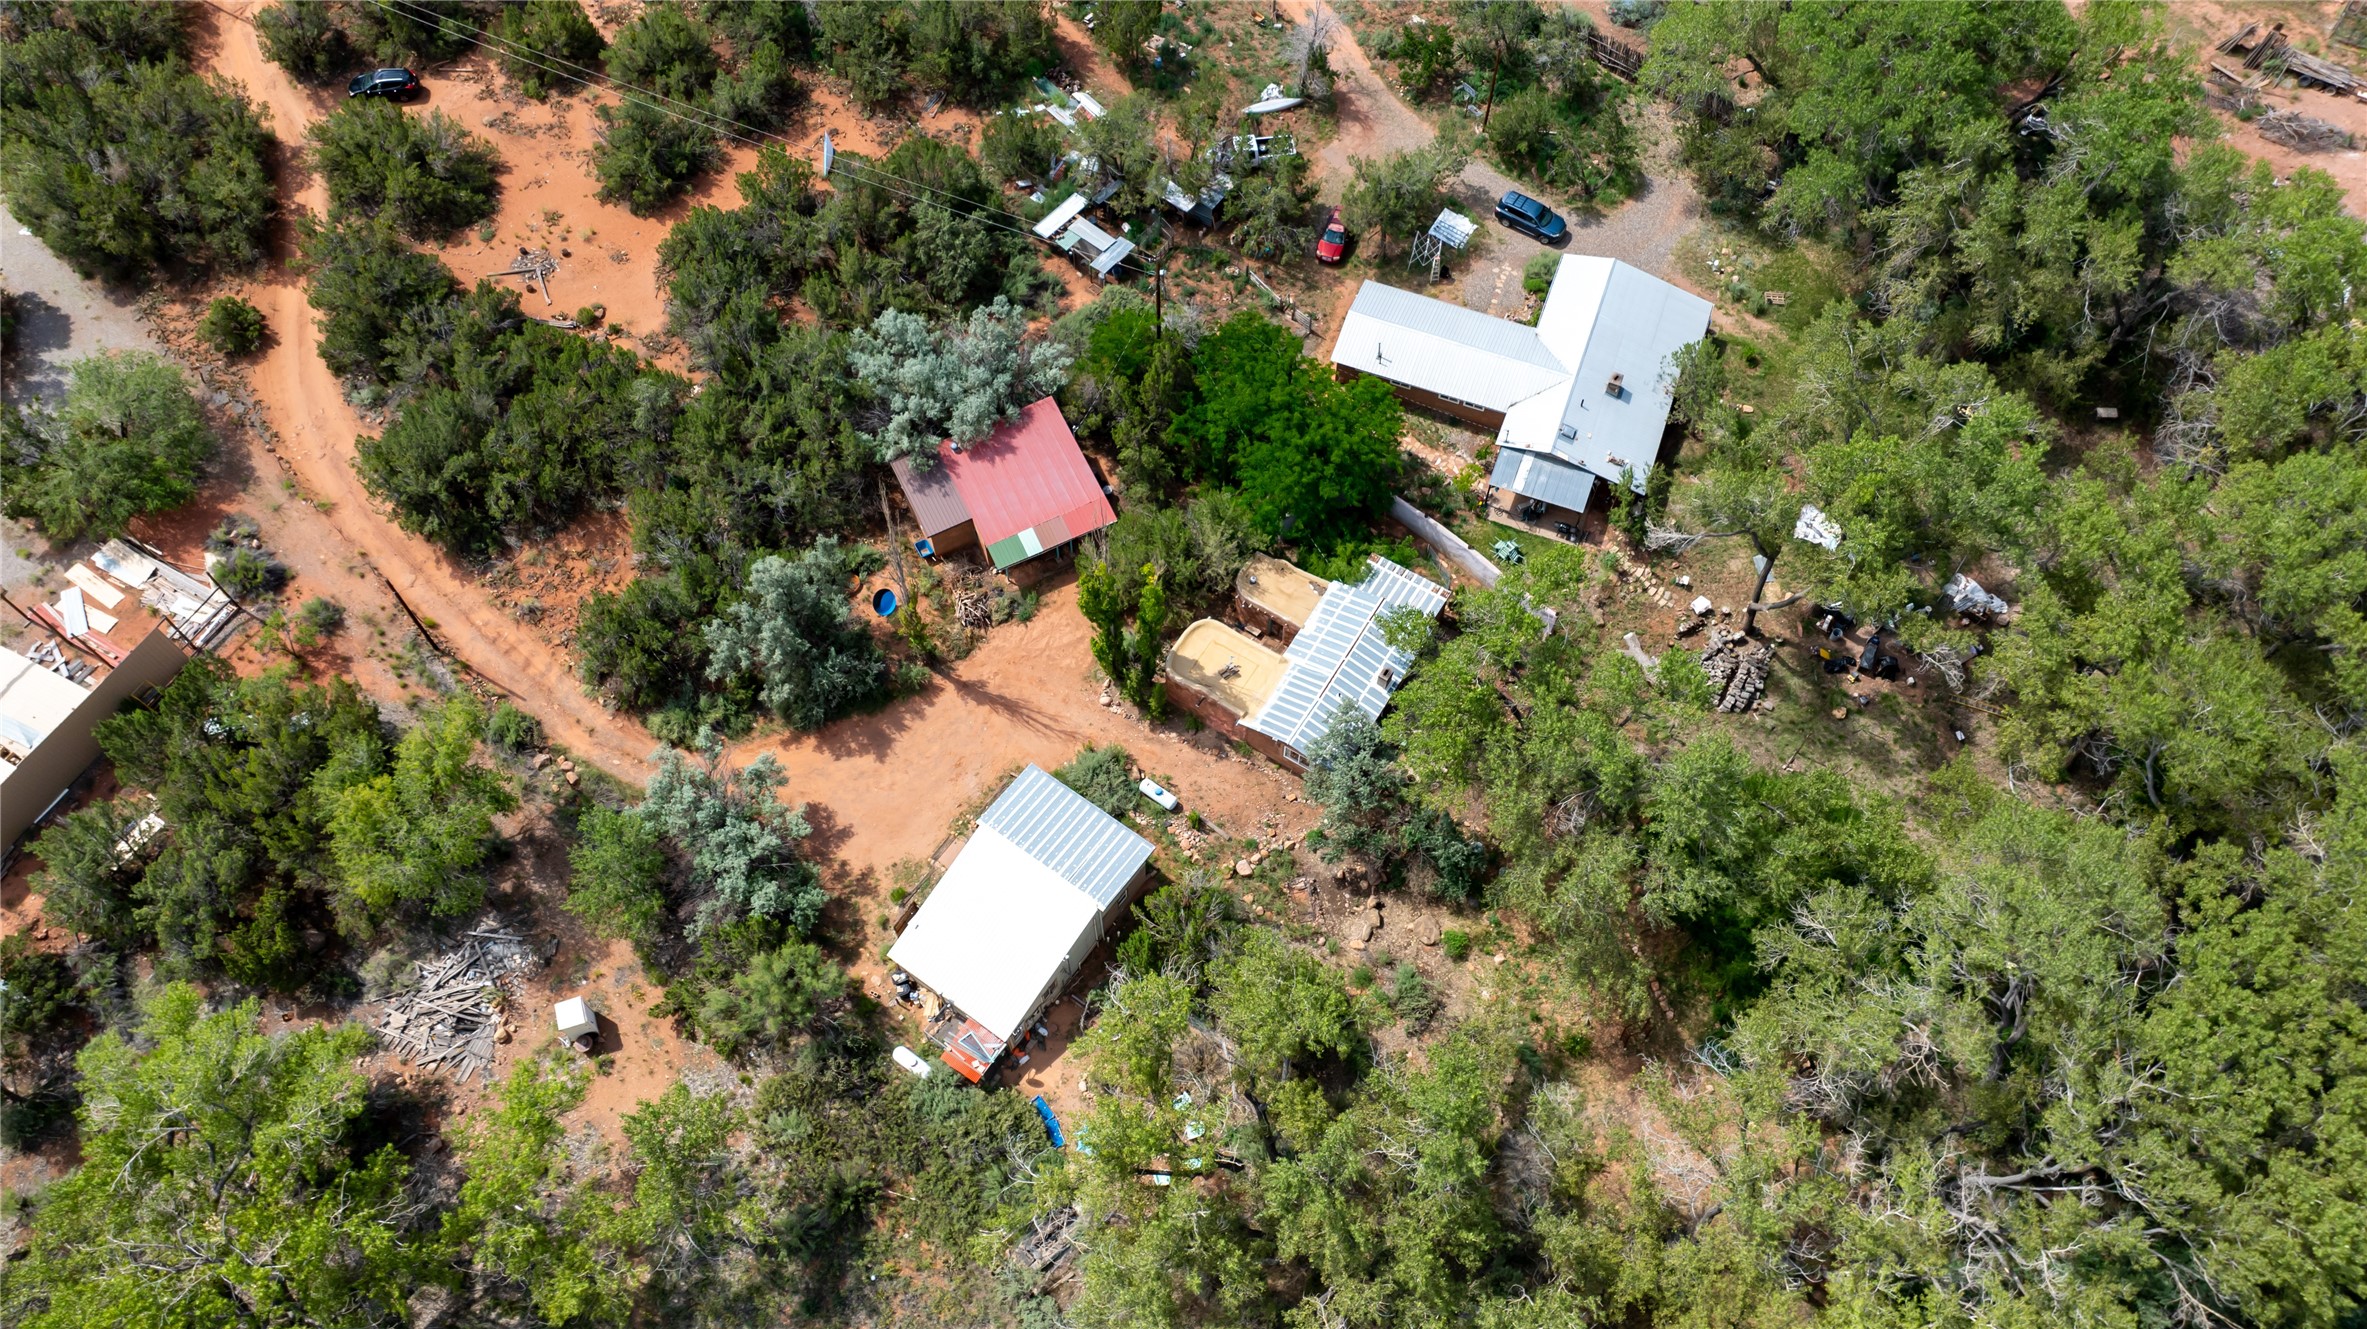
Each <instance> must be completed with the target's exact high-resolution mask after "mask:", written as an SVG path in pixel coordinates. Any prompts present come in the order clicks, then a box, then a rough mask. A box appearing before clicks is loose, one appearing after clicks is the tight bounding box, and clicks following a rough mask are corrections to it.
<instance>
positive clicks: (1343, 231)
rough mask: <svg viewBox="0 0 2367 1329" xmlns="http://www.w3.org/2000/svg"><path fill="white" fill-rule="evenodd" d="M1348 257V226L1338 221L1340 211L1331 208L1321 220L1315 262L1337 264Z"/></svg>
mask: <svg viewBox="0 0 2367 1329" xmlns="http://www.w3.org/2000/svg"><path fill="white" fill-rule="evenodd" d="M1346 257H1348V224H1347V223H1346V222H1344V221H1341V220H1340V210H1339V209H1338V208H1333V209H1332V210H1331V215H1330V216H1329V217H1326V218H1324V219H1323V236H1322V238H1321V239H1319V240H1317V241H1316V242H1315V261H1316V262H1318V263H1337V262H1339V261H1340V260H1342V259H1344V258H1346Z"/></svg>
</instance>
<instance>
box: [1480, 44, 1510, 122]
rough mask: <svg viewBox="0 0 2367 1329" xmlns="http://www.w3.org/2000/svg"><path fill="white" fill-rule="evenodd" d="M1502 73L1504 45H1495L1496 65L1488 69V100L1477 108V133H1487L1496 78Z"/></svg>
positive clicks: (1491, 113) (1492, 110) (1492, 112)
mask: <svg viewBox="0 0 2367 1329" xmlns="http://www.w3.org/2000/svg"><path fill="white" fill-rule="evenodd" d="M1503 72H1504V43H1503V42H1501V41H1499V42H1497V43H1496V63H1495V64H1494V65H1492V66H1490V67H1489V68H1488V100H1487V104H1486V105H1484V106H1482V107H1480V108H1479V132H1480V133H1482V134H1484V133H1486V132H1488V117H1489V116H1491V115H1494V114H1495V113H1496V76H1497V75H1498V74H1501V73H1503Z"/></svg>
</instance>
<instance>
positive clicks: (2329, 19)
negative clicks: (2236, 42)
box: [2166, 0, 2367, 216]
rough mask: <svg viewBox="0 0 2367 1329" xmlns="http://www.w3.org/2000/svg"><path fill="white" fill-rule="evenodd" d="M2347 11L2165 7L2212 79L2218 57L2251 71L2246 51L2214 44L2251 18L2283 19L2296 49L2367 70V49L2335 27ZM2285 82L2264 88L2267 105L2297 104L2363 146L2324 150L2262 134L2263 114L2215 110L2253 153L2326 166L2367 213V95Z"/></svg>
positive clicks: (2216, 3)
mask: <svg viewBox="0 0 2367 1329" xmlns="http://www.w3.org/2000/svg"><path fill="white" fill-rule="evenodd" d="M2341 10H2342V5H2341V4H2340V3H2339V2H2338V0H2322V2H2319V3H2251V4H2231V3H2225V2H2224V0H2189V2H2188V3H2183V4H2176V5H2171V6H2169V7H2168V9H2167V11H2166V13H2167V17H2168V19H2169V24H2170V29H2171V32H2172V34H2173V35H2174V36H2176V37H2177V38H2179V39H2180V40H2183V41H2186V42H2189V43H2191V44H2192V45H2193V46H2194V47H2195V65H2194V69H2195V73H2196V75H2197V76H2198V77H2205V78H2207V77H2208V75H2209V72H2210V67H2211V65H2212V64H2214V63H2216V64H2219V65H2221V66H2223V67H2225V68H2227V69H2229V70H2232V71H2234V72H2236V73H2238V74H2244V73H2247V72H2248V71H2246V70H2245V69H2244V68H2243V63H2244V57H2243V56H2241V55H2228V54H2221V53H2220V52H2219V51H2217V50H2215V49H2214V47H2215V46H2216V45H2217V44H2218V43H2219V42H2220V41H2222V40H2224V39H2225V38H2228V37H2231V36H2233V35H2235V34H2236V33H2237V32H2239V31H2241V30H2242V29H2243V27H2244V25H2246V24H2248V23H2257V24H2259V25H2260V27H2261V28H2262V30H2264V31H2265V30H2266V29H2268V28H2269V27H2270V26H2271V25H2276V24H2282V25H2283V26H2284V30H2285V35H2286V37H2287V38H2288V39H2289V40H2291V41H2292V43H2293V45H2294V46H2295V47H2296V48H2297V49H2299V50H2301V51H2304V52H2307V53H2309V54H2312V55H2316V56H2318V57H2319V58H2321V59H2325V60H2330V61H2332V62H2334V63H2335V64H2338V65H2342V66H2345V67H2347V68H2349V69H2350V70H2351V71H2352V72H2354V73H2359V72H2367V50H2361V49H2359V48H2358V47H2355V46H2345V45H2343V44H2341V43H2340V42H2336V41H2334V40H2332V38H2331V36H2330V34H2331V33H2332V32H2333V30H2334V20H2335V16H2336V15H2337V14H2339V13H2340V12H2341ZM2279 83H2280V84H2282V85H2283V86H2278V87H2272V88H2268V89H2265V90H2263V91H2262V93H2261V98H2262V101H2263V103H2264V104H2265V105H2266V106H2267V107H2268V109H2270V110H2290V111H2298V112H2300V113H2301V114H2303V115H2306V116H2309V117H2311V118H2313V119H2317V120H2323V121H2326V122H2327V123H2329V124H2331V125H2333V126H2335V127H2336V128H2337V129H2340V130H2343V131H2345V132H2347V133H2349V134H2351V135H2352V136H2353V137H2354V139H2355V140H2356V141H2357V143H2358V146H2357V147H2352V148H2338V149H2334V150H2331V151H2325V152H2308V151H2302V150H2299V149H2295V148H2289V147H2286V146H2284V145H2283V144H2280V143H2274V142H2271V141H2270V140H2268V139H2266V138H2263V137H2262V136H2261V133H2260V129H2259V126H2258V122H2257V121H2245V120H2242V119H2239V118H2238V117H2237V116H2236V115H2234V114H2233V113H2231V112H2229V111H2226V110H2220V111H2218V112H2216V114H2217V115H2218V117H2219V122H2220V124H2221V126H2222V127H2223V128H2224V129H2225V130H2226V133H2227V141H2228V142H2230V143H2232V144H2234V145H2235V146H2236V147H2238V148H2240V149H2242V150H2243V151H2244V152H2245V153H2246V154H2248V155H2250V156H2253V157H2257V158H2259V159H2260V160H2262V161H2264V162H2267V163H2268V164H2269V165H2270V166H2272V167H2274V168H2275V169H2276V171H2277V173H2278V174H2280V175H2284V174H2288V173H2290V172H2292V171H2294V170H2296V169H2298V168H2300V167H2304V166H2307V167H2310V168H2312V169H2314V170H2320V171H2324V172H2326V173H2327V174H2328V175H2331V176H2333V177H2334V179H2335V182H2336V183H2337V184H2340V185H2341V186H2342V192H2343V196H2344V197H2345V198H2346V199H2347V200H2348V201H2349V205H2350V210H2351V211H2352V212H2353V213H2355V214H2358V215H2362V216H2367V102H2361V101H2360V100H2359V99H2358V98H2356V97H2349V96H2339V95H2337V94H2335V93H2331V92H2325V91H2322V90H2319V89H2316V88H2300V87H2294V86H2291V80H2289V79H2284V80H2279Z"/></svg>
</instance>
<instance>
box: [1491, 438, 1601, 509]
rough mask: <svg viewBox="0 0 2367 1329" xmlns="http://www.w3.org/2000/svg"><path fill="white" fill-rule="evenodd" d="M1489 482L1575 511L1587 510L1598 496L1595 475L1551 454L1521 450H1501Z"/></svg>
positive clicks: (1497, 455) (1499, 487) (1497, 454)
mask: <svg viewBox="0 0 2367 1329" xmlns="http://www.w3.org/2000/svg"><path fill="white" fill-rule="evenodd" d="M1488 483H1489V484H1492V485H1494V486H1495V487H1497V488H1498V489H1509V490H1511V491H1512V492H1513V493H1516V494H1524V495H1526V496H1528V497H1530V498H1541V499H1543V500H1545V501H1546V502H1548V503H1551V504H1553V505H1554V506H1556V507H1563V508H1568V509H1569V510H1570V511H1572V512H1584V511H1586V500H1587V499H1588V498H1589V497H1591V496H1592V495H1593V494H1594V472H1592V471H1589V470H1586V469H1584V468H1583V467H1578V466H1572V465H1571V464H1570V463H1568V462H1566V461H1563V460H1562V459H1560V458H1559V457H1555V456H1552V455H1550V454H1548V453H1543V452H1523V451H1521V450H1520V449H1519V448H1503V449H1500V450H1498V451H1497V453H1496V469H1495V471H1494V472H1493V473H1492V474H1490V475H1489V476H1488Z"/></svg>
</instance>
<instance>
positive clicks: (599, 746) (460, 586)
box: [192, 0, 656, 782]
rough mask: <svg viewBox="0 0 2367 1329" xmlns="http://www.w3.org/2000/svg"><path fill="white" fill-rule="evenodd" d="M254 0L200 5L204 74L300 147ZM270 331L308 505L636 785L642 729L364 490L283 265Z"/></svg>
mask: <svg viewBox="0 0 2367 1329" xmlns="http://www.w3.org/2000/svg"><path fill="white" fill-rule="evenodd" d="M256 7H257V6H256V5H255V4H254V3H253V0H248V2H247V3H244V4H232V5H229V6H226V7H225V8H224V9H215V8H213V7H211V6H201V7H197V8H196V9H195V11H194V14H193V17H192V22H193V23H194V24H195V25H196V27H197V31H196V34H195V36H196V47H197V51H198V53H199V63H200V67H201V68H204V69H206V70H208V71H210V72H213V73H218V74H222V75H224V76H225V77H228V78H230V79H233V80H236V81H237V82H239V83H241V84H243V85H244V86H245V87H246V89H247V91H248V93H249V94H250V95H251V96H253V97H254V98H255V99H256V100H257V101H258V102H260V103H261V104H262V105H263V106H264V108H265V109H266V110H267V111H268V112H269V114H270V123H271V128H272V132H273V133H275V134H277V135H278V136H279V139H280V142H281V143H282V144H283V145H292V144H295V143H299V142H301V141H302V138H303V133H304V128H305V126H306V125H308V124H309V123H310V122H311V121H312V120H313V119H314V118H315V117H316V116H318V115H320V114H322V113H323V112H324V110H325V107H326V106H327V104H328V103H327V102H326V100H325V99H324V98H323V97H322V96H321V95H319V94H314V93H309V92H306V91H305V90H303V89H301V88H299V87H297V86H296V85H295V83H294V82H293V81H291V80H290V79H289V78H288V77H287V75H286V74H285V73H283V72H282V71H281V70H280V68H279V67H278V66H277V65H274V64H272V63H270V62H269V61H267V60H265V59H264V58H263V53H262V50H261V48H260V47H259V45H258V44H257V41H256V36H255V29H254V26H253V24H252V23H251V22H249V21H247V15H248V14H249V13H251V11H252V10H253V9H254V8H256ZM283 179H284V180H288V181H290V182H294V183H298V184H299V186H300V187H298V188H295V189H293V190H288V189H284V188H283V198H282V202H283V203H284V204H286V205H288V206H290V207H299V208H303V209H306V210H308V211H312V212H315V213H319V212H323V211H325V210H326V207H327V202H328V200H327V195H326V191H325V189H324V188H323V187H322V185H321V183H320V182H319V181H318V180H317V179H314V178H312V177H310V176H309V175H303V176H298V175H296V174H295V173H294V172H292V171H290V172H287V173H285V174H284V175H283ZM248 298H249V299H251V300H253V301H254V302H255V304H256V305H257V306H258V307H259V308H261V309H262V310H263V314H264V317H265V319H266V320H268V321H269V323H270V325H271V328H272V330H273V332H274V333H275V334H276V336H275V338H274V340H273V342H272V344H271V345H270V347H269V348H267V349H266V350H265V351H264V352H263V353H262V355H261V356H260V357H259V358H258V360H257V361H256V363H255V364H254V366H253V370H252V381H253V383H254V387H255V391H256V393H257V394H258V396H259V397H260V399H261V402H262V407H263V411H264V414H265V417H266V418H267V419H268V420H269V422H270V423H271V425H272V426H273V427H274V428H276V429H277V430H278V431H279V435H280V437H281V439H282V440H283V441H282V445H281V449H280V455H281V456H283V457H286V458H287V459H289V461H290V462H291V463H293V466H294V477H295V479H296V481H297V483H298V484H299V485H300V486H302V488H303V489H304V491H305V492H306V493H307V495H309V496H310V497H312V498H313V499H314V501H315V505H316V506H318V505H320V504H324V503H325V504H326V505H327V510H328V511H329V512H331V513H333V514H334V517H335V523H336V526H337V528H338V530H339V531H340V532H342V533H343V535H344V536H345V537H346V538H347V539H348V540H349V541H351V543H352V545H353V547H354V550H355V552H356V553H357V554H358V555H359V556H360V557H361V559H363V560H364V561H366V562H367V563H368V565H369V566H370V567H371V568H372V569H374V570H376V571H377V572H379V573H382V574H384V575H385V576H386V578H387V579H388V580H389V581H391V582H392V583H393V584H394V587H395V589H396V590H397V591H398V592H399V593H400V594H401V595H402V597H403V599H404V600H405V601H406V602H407V603H408V604H409V605H410V607H411V609H412V611H413V612H414V613H417V614H418V615H419V616H420V617H421V618H422V619H423V620H426V621H427V622H428V623H429V624H430V625H431V631H432V632H433V633H434V634H435V636H436V637H437V639H438V640H440V641H441V642H442V643H443V644H444V646H445V648H446V649H447V650H448V651H449V652H450V653H451V654H452V655H454V656H457V657H458V658H459V659H460V660H461V661H464V662H465V663H466V664H467V665H468V667H469V668H470V669H472V670H474V671H475V672H476V673H478V674H479V675H480V676H482V677H483V678H484V679H485V680H486V681H487V682H489V683H491V684H492V685H493V686H495V687H497V688H499V689H501V690H502V691H504V692H508V693H511V694H514V695H516V696H517V697H519V698H520V699H521V700H522V701H523V702H524V703H525V705H526V708H527V709H529V710H531V711H533V712H534V713H535V714H536V715H537V716H538V717H540V718H541V720H542V722H543V724H544V726H545V727H546V728H547V729H548V730H549V732H550V733H551V736H552V737H553V738H554V739H555V740H556V741H558V742H560V743H564V744H566V745H567V746H568V747H570V748H572V749H574V750H576V751H577V752H579V753H581V754H582V755H583V756H585V757H586V758H588V759H590V760H592V761H595V762H597V763H599V764H600V766H601V767H602V768H603V769H605V770H607V771H609V772H610V773H612V774H615V775H617V776H620V777H623V778H626V779H631V780H634V781H636V782H638V781H639V780H640V779H641V778H642V776H643V774H644V773H645V772H646V770H647V762H646V758H647V757H648V755H649V752H650V749H651V748H653V747H654V746H656V743H655V740H653V739H652V738H650V736H649V734H648V731H646V730H644V729H642V728H641V726H640V725H639V724H637V723H635V722H634V721H632V720H631V719H629V718H626V717H623V716H617V715H611V714H609V713H607V712H605V711H604V710H602V709H601V707H600V706H599V704H598V703H596V702H594V701H593V700H592V699H591V698H590V697H588V696H586V695H585V693H584V689H583V686H582V684H580V683H578V682H577V681H576V678H575V674H574V670H573V668H572V667H571V665H570V662H569V661H568V659H567V658H566V657H565V655H564V654H562V653H560V652H556V651H553V650H552V649H551V648H550V647H549V646H548V645H547V644H545V643H544V642H542V641H540V640H539V639H537V638H536V637H535V636H534V635H533V634H532V633H531V632H530V631H528V630H527V629H526V628H525V627H524V626H523V625H521V624H519V623H517V622H515V621H514V620H512V619H510V618H509V617H507V616H506V615H504V614H503V613H502V612H501V611H499V610H498V609H495V608H493V607H492V606H491V604H490V599H489V597H488V596H487V595H486V594H485V592H484V589H483V587H482V586H480V585H479V584H478V582H477V579H476V578H475V577H473V576H472V575H470V574H469V573H468V571H467V570H466V569H465V568H463V567H461V566H459V565H458V564H457V563H455V562H454V561H453V560H452V559H450V558H448V557H446V556H445V555H443V554H442V553H440V552H438V551H437V550H435V549H434V548H433V547H431V546H430V545H428V544H427V543H426V542H425V541H422V540H419V539H416V538H414V537H412V536H410V535H406V534H405V533H404V532H403V531H402V530H401V529H400V528H398V527H397V526H396V525H395V524H394V522H393V521H392V520H390V519H389V518H388V517H387V516H386V515H385V514H384V513H383V512H382V511H381V510H380V509H379V507H378V505H377V503H376V502H374V501H373V500H372V499H371V497H370V495H369V493H368V491H367V490H365V489H364V488H363V487H362V481H361V476H360V475H359V474H357V473H356V472H355V470H354V468H353V442H354V438H355V436H356V435H358V434H360V433H361V432H362V422H361V420H360V418H359V417H358V416H357V415H356V414H355V413H354V410H353V408H352V407H351V406H349V405H347V404H346V401H345V397H344V393H343V391H342V390H341V388H340V386H339V384H338V381H337V377H336V375H334V374H332V373H330V372H329V367H328V366H327V365H325V364H323V363H321V358H320V355H319V353H318V352H317V351H316V350H315V349H314V348H315V344H316V342H317V341H318V333H317V331H316V330H315V328H314V326H313V310H312V308H311V306H310V305H308V304H306V303H305V299H304V286H303V283H302V282H301V281H300V280H299V279H298V278H297V277H295V276H294V275H293V274H290V273H287V272H285V271H284V269H276V268H275V269H274V270H273V271H271V272H270V273H268V274H267V275H265V276H264V277H263V278H262V279H260V280H259V281H258V282H257V283H256V285H255V286H254V288H253V290H252V291H251V292H250V294H249V295H248ZM250 460H251V461H252V463H253V464H254V465H255V469H257V470H258V471H266V472H267V471H269V470H272V469H276V463H274V462H272V461H271V460H270V459H269V458H267V457H257V458H252V459H250Z"/></svg>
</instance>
